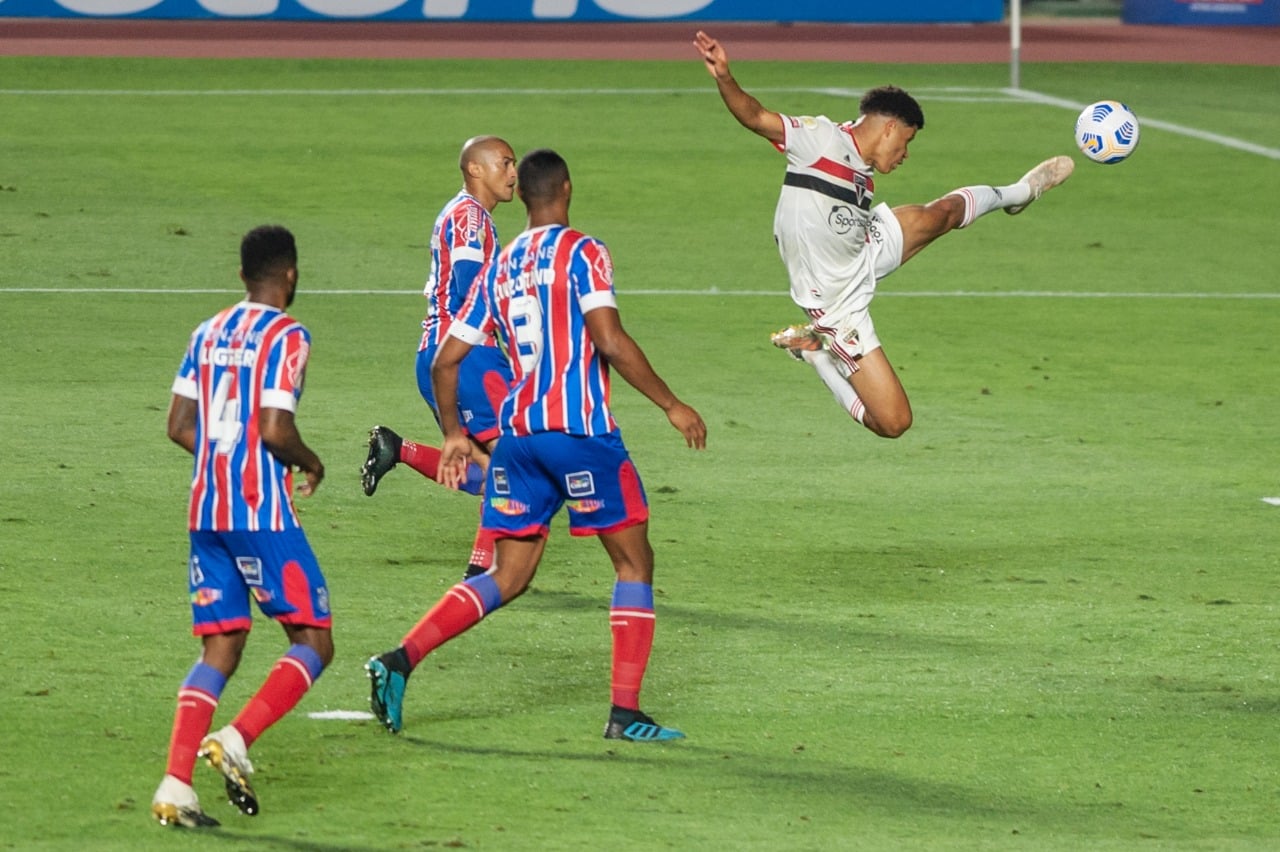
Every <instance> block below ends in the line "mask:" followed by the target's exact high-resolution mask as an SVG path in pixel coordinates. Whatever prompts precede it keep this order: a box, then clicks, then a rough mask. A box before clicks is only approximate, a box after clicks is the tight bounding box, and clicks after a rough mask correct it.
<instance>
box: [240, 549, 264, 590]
mask: <svg viewBox="0 0 1280 852" xmlns="http://www.w3.org/2000/svg"><path fill="white" fill-rule="evenodd" d="M236 570H237V571H239V572H240V576H241V577H244V581H245V582H246V583H248V584H249V585H250V586H261V585H262V560H261V559H259V558H258V557H256V556H237V557H236Z"/></svg>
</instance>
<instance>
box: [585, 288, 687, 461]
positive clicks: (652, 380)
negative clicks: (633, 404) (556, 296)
mask: <svg viewBox="0 0 1280 852" xmlns="http://www.w3.org/2000/svg"><path fill="white" fill-rule="evenodd" d="M586 321H587V331H588V333H589V334H590V335H591V341H592V343H594V344H595V346H596V349H598V350H599V351H600V354H601V355H603V356H604V358H605V360H607V361H608V362H609V366H610V367H612V368H613V369H614V370H615V371H616V372H617V373H618V375H619V376H622V378H623V379H624V380H625V381H626V382H627V384H629V385H631V386H632V387H633V388H635V389H636V390H638V391H639V392H640V393H642V394H644V395H645V397H646V398H647V399H648V400H649V401H650V402H652V403H653V404H654V405H656V406H658V407H659V408H661V409H662V410H663V411H664V412H665V413H666V415H667V419H668V420H669V421H671V425H672V426H674V427H675V428H676V429H677V430H678V431H679V432H680V434H682V435H684V438H685V443H686V444H687V445H688V446H690V447H696V448H697V449H703V448H704V447H706V445H707V427H706V424H704V423H703V422H702V417H700V416H699V415H698V412H696V411H694V410H693V409H692V408H691V407H689V406H688V405H685V404H684V403H683V402H681V401H680V399H679V398H678V397H677V396H676V395H675V394H674V393H672V391H671V388H670V387H668V386H667V383H666V382H665V381H663V380H662V377H661V376H659V375H658V374H657V372H656V371H655V370H654V369H653V365H652V364H650V363H649V358H648V357H647V356H646V355H645V354H644V350H642V349H641V348H640V345H639V344H638V343H636V342H635V340H634V339H633V338H632V337H631V335H629V334H627V332H626V331H625V330H624V329H623V328H622V324H621V322H620V321H619V319H618V312H617V310H615V309H613V308H597V309H596V310H594V311H591V312H589V313H588V314H587V316H586Z"/></svg>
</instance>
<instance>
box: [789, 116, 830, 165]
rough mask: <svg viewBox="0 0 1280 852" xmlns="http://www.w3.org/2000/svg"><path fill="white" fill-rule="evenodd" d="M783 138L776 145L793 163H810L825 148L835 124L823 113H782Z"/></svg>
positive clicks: (819, 155) (820, 154)
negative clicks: (781, 141) (796, 114)
mask: <svg viewBox="0 0 1280 852" xmlns="http://www.w3.org/2000/svg"><path fill="white" fill-rule="evenodd" d="M782 128H783V133H784V134H785V139H784V140H783V143H782V144H781V145H778V146H776V147H777V148H778V150H779V151H782V152H783V153H784V154H786V155H787V159H788V160H789V161H791V162H793V163H804V164H807V163H812V162H813V161H814V160H816V159H818V158H819V157H821V156H822V153H823V151H825V150H826V148H827V146H828V144H829V141H830V138H831V134H832V132H833V131H834V130H835V124H833V123H832V121H831V119H829V118H827V117H826V116H824V115H819V116H812V115H800V116H795V115H784V116H782Z"/></svg>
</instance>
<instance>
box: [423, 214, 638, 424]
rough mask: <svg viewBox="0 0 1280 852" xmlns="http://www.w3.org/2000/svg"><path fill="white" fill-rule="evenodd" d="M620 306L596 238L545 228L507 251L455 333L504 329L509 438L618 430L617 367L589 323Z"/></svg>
mask: <svg viewBox="0 0 1280 852" xmlns="http://www.w3.org/2000/svg"><path fill="white" fill-rule="evenodd" d="M616 306H617V300H616V298H615V295H614V291H613V261H612V259H611V258H610V257H609V250H608V249H607V248H606V247H605V245H604V243H602V242H600V241H599V240H597V239H595V238H594V237H589V236H587V235H586V234H584V233H582V232H581V231H576V230H574V229H573V228H570V227H567V226H565V225H547V226H545V227H541V228H534V229H533V230H529V231H525V232H524V233H523V234H521V235H520V236H518V237H516V239H515V240H513V241H512V242H511V244H510V245H508V246H507V247H506V248H505V249H503V250H502V252H501V253H500V254H499V256H498V259H497V261H496V262H495V263H493V264H492V265H491V266H490V267H489V268H488V269H486V270H485V277H484V282H483V285H482V286H480V287H477V288H476V289H475V291H474V292H473V294H472V296H471V297H470V298H468V300H467V302H466V304H465V305H464V306H463V308H462V310H461V312H459V313H458V315H457V316H456V317H455V318H454V323H453V325H452V326H451V328H450V332H449V333H450V334H452V335H453V336H454V337H458V338H460V339H462V340H464V341H466V342H467V343H470V344H472V345H480V344H482V343H483V341H484V340H485V338H486V336H490V335H492V334H495V333H496V335H497V337H498V338H499V340H500V342H501V344H502V346H503V347H504V348H505V350H506V352H507V355H508V356H509V358H510V360H511V368H512V372H513V374H514V377H515V378H514V381H513V382H512V385H511V390H510V392H509V393H508V394H507V398H506V400H504V401H503V404H502V410H501V411H500V412H499V417H498V421H499V425H500V427H501V429H502V434H503V435H532V434H535V433H538V432H566V433H568V434H570V435H603V434H607V433H609V432H613V431H614V430H616V429H617V428H618V426H617V423H615V422H614V419H613V413H612V412H611V411H610V409H609V364H608V361H606V360H605V359H604V358H603V357H602V356H601V355H600V352H599V351H598V350H597V349H596V347H595V344H594V343H593V342H592V340H591V336H590V335H589V334H588V333H587V326H586V320H585V316H586V314H588V313H589V312H591V311H593V310H595V309H596V308H605V307H608V308H615V307H616Z"/></svg>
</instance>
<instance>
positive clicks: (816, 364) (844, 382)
mask: <svg viewBox="0 0 1280 852" xmlns="http://www.w3.org/2000/svg"><path fill="white" fill-rule="evenodd" d="M800 356H801V357H802V358H804V360H805V362H806V363H808V364H810V365H812V366H813V369H815V370H817V371H818V378H820V379H822V383H823V384H825V385H826V386H827V390H829V391H831V395H832V396H834V397H835V398H836V402H837V403H839V405H840V407H841V408H843V409H844V410H845V411H847V412H848V413H849V416H850V417H852V418H853V419H854V420H857V421H858V422H859V423H861V422H862V415H863V413H864V412H865V411H866V406H864V405H863V404H862V400H860V399H858V394H857V393H856V392H855V391H854V390H853V385H851V384H849V380H848V379H846V378H845V377H844V374H843V373H841V372H840V368H838V367H837V366H836V363H835V361H834V360H833V359H832V358H831V354H830V353H829V352H827V351H826V350H825V349H819V350H817V351H804V352H801V353H800Z"/></svg>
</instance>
